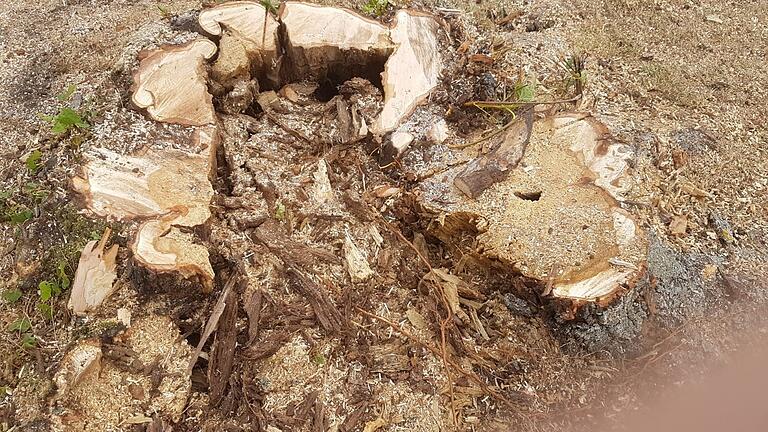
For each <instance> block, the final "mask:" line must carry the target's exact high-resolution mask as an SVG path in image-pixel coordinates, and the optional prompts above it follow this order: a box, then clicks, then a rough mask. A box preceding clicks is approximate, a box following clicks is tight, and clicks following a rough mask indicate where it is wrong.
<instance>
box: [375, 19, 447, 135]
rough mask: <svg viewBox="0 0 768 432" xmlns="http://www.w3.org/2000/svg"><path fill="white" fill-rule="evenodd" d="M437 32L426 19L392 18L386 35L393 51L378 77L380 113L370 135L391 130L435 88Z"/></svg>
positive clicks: (438, 60)
mask: <svg viewBox="0 0 768 432" xmlns="http://www.w3.org/2000/svg"><path fill="white" fill-rule="evenodd" d="M438 29H439V24H438V22H437V20H436V19H435V18H434V17H432V16H430V15H424V14H419V13H417V12H412V11H406V10H400V11H398V12H397V15H395V25H394V27H393V28H392V31H391V33H390V35H391V38H392V42H393V43H394V44H395V45H396V47H397V48H396V49H395V51H394V53H392V55H391V56H390V57H389V59H388V60H387V63H386V65H385V66H384V73H382V74H381V76H382V84H383V86H384V109H383V110H382V111H381V114H379V117H378V118H377V119H376V122H375V123H374V124H373V126H372V127H371V129H372V130H373V132H374V133H377V134H383V133H386V132H389V131H391V130H393V129H395V128H396V127H397V126H398V125H399V124H400V122H401V121H402V120H403V118H405V117H406V116H407V115H409V114H411V112H413V110H414V109H415V108H416V106H418V105H419V104H420V103H422V102H423V101H424V100H425V99H426V98H427V96H428V95H429V93H430V92H431V91H432V89H434V88H435V87H436V86H437V84H438V80H439V77H440V70H441V69H442V65H443V58H442V56H441V55H440V46H439V44H438V40H437V33H438Z"/></svg>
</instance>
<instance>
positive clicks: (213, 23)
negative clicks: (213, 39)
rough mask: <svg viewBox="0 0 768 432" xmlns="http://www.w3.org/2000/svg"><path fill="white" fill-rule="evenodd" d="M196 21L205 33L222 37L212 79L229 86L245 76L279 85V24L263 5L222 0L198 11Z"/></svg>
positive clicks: (212, 71)
mask: <svg viewBox="0 0 768 432" xmlns="http://www.w3.org/2000/svg"><path fill="white" fill-rule="evenodd" d="M198 22H199V23H200V27H202V29H203V30H205V31H206V32H207V33H209V34H211V35H213V36H221V39H220V40H219V50H220V52H219V56H218V58H217V59H216V62H215V63H214V64H213V67H212V70H211V74H212V78H213V79H215V80H217V81H218V82H219V83H221V84H222V85H224V86H228V87H232V86H234V83H233V81H236V80H237V79H238V78H240V79H243V78H244V77H243V75H247V78H244V79H245V80H246V81H247V80H248V79H250V77H256V78H258V79H261V80H263V81H264V82H267V83H270V84H271V85H272V86H275V87H277V86H278V85H279V62H278V59H279V57H280V49H279V48H278V47H279V38H278V27H279V24H278V22H277V20H275V18H274V17H273V16H272V14H271V13H267V11H266V10H265V8H264V6H262V5H261V4H259V3H257V2H250V1H237V2H230V3H224V4H221V5H218V6H216V7H214V8H211V9H206V10H204V11H202V12H200V17H199V19H198ZM265 22H266V24H265Z"/></svg>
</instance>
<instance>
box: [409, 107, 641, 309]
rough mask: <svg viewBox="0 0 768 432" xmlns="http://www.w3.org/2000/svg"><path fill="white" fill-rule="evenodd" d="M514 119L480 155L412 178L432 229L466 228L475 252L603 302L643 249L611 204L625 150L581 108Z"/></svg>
mask: <svg viewBox="0 0 768 432" xmlns="http://www.w3.org/2000/svg"><path fill="white" fill-rule="evenodd" d="M518 120H519V121H518V122H516V123H515V124H513V125H512V126H510V128H509V130H508V131H507V133H506V134H502V135H500V137H499V139H498V140H496V141H493V140H492V142H491V145H493V146H495V148H493V149H492V150H491V151H490V152H489V153H487V154H486V155H483V156H480V157H477V158H475V159H471V160H470V161H469V162H468V163H466V164H464V165H463V166H462V165H459V166H458V167H455V168H452V169H449V170H448V171H445V173H443V174H442V175H436V176H432V177H430V178H428V179H426V180H425V181H423V182H422V183H421V185H420V186H419V190H420V192H421V194H422V197H423V198H424V201H423V205H424V206H425V208H426V209H428V210H430V211H432V212H434V213H435V214H436V221H435V222H434V223H433V225H432V232H433V234H434V235H436V236H437V237H438V238H441V239H442V240H444V241H446V242H447V243H451V242H452V241H453V240H454V239H455V238H457V235H458V234H459V233H460V232H465V233H466V232H468V233H472V234H474V235H475V236H476V237H477V241H478V246H479V250H481V251H482V255H483V256H484V257H486V258H491V259H494V260H498V261H501V262H502V263H505V264H506V265H508V266H510V268H512V269H514V270H515V271H518V272H520V273H522V274H523V275H525V276H527V277H531V278H534V279H537V280H539V281H542V284H546V283H547V282H549V281H551V282H552V283H551V289H552V291H551V293H548V294H551V295H552V296H554V297H555V298H561V299H567V300H570V301H572V302H576V303H579V302H598V303H600V304H607V303H608V302H610V301H611V300H612V299H613V298H615V297H616V296H617V295H618V294H619V293H620V292H622V290H623V289H625V288H629V287H631V286H632V285H633V284H634V283H635V281H636V280H637V279H638V278H639V277H640V276H641V275H642V273H643V269H644V263H645V256H646V255H645V254H646V249H647V244H646V239H645V237H644V235H643V234H642V232H641V230H640V229H639V227H638V225H637V223H636V222H635V220H634V219H633V218H632V216H631V215H630V214H629V213H628V212H627V211H625V210H624V209H622V208H621V207H620V205H619V200H621V199H622V196H623V194H624V193H625V192H626V190H627V187H628V184H627V182H628V176H627V171H628V165H627V161H626V159H627V157H628V149H627V148H626V147H625V146H623V145H621V144H617V143H611V142H610V140H609V136H608V131H607V129H606V128H605V126H604V125H602V124H601V123H600V122H598V121H597V120H596V119H594V118H592V117H591V116H589V115H588V114H583V113H569V114H561V115H557V116H554V117H549V118H545V119H543V120H540V121H537V122H535V123H533V127H532V130H530V131H526V129H527V126H525V125H526V124H527V122H526V121H524V120H522V119H518ZM527 138H529V139H530V140H529V142H528V144H527V146H526V145H524V144H523V143H525V142H526V141H527ZM522 150H524V153H522ZM467 151H468V150H467ZM459 154H460V153H459ZM441 163H446V162H445V161H443V162H441ZM516 165H517V167H516V168H515V166H516Z"/></svg>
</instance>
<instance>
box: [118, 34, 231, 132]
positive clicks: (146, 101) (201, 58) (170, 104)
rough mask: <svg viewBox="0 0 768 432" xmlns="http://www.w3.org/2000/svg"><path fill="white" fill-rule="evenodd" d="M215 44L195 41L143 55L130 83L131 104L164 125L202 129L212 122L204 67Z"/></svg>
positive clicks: (210, 102)
mask: <svg viewBox="0 0 768 432" xmlns="http://www.w3.org/2000/svg"><path fill="white" fill-rule="evenodd" d="M216 50H217V48H216V44H214V43H213V42H211V41H210V40H208V39H203V38H198V39H195V40H193V41H191V42H189V43H186V44H184V45H166V46H163V47H161V48H159V49H157V50H154V51H151V52H149V53H145V54H144V55H146V57H145V58H144V59H143V60H142V61H141V63H140V65H139V69H138V70H137V71H136V73H135V75H134V77H133V79H134V89H133V96H132V98H131V100H132V101H133V103H134V104H136V106H137V107H139V108H144V109H146V110H147V113H148V114H149V115H150V117H152V118H153V119H155V120H157V121H161V122H164V123H178V124H182V125H187V126H203V125H207V124H212V123H214V122H215V120H216V116H215V113H214V110H213V103H212V96H211V95H210V93H208V87H207V74H206V73H205V67H204V63H205V60H206V59H209V58H211V57H213V55H214V54H216Z"/></svg>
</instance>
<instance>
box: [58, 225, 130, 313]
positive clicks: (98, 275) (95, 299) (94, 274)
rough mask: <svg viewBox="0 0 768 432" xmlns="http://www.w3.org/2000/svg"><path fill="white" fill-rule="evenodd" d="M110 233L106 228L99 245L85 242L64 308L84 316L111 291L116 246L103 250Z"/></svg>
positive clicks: (110, 293) (115, 275)
mask: <svg viewBox="0 0 768 432" xmlns="http://www.w3.org/2000/svg"><path fill="white" fill-rule="evenodd" d="M110 232H111V231H110V229H109V228H107V229H106V231H105V232H104V234H103V235H102V236H101V241H99V242H98V244H97V242H96V241H95V240H93V241H90V242H88V243H87V244H86V245H85V248H83V251H82V253H81V254H80V261H79V262H78V264H77V271H76V272H75V279H74V281H73V282H72V291H71V293H70V295H69V302H68V303H67V307H69V309H71V310H72V312H74V313H75V314H76V315H83V314H85V313H86V312H89V311H92V310H94V309H95V308H97V307H99V306H100V305H101V303H102V302H104V300H105V299H106V298H107V297H109V296H110V295H112V293H113V292H114V285H113V284H114V282H115V278H116V277H117V273H116V272H115V269H116V267H117V264H116V263H115V258H116V257H117V250H118V245H112V247H110V248H109V249H107V250H106V251H105V249H104V248H105V246H106V243H107V240H108V239H109V235H110Z"/></svg>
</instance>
